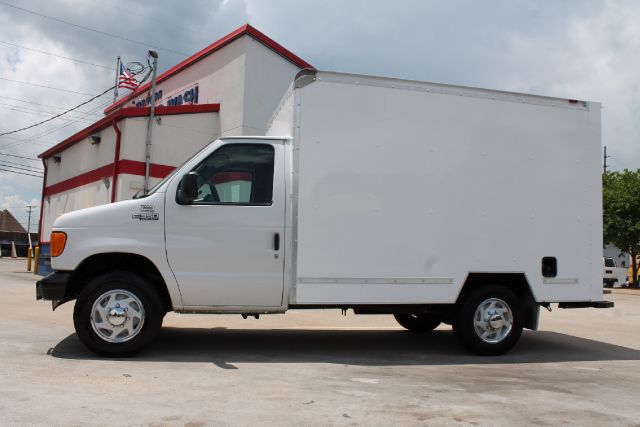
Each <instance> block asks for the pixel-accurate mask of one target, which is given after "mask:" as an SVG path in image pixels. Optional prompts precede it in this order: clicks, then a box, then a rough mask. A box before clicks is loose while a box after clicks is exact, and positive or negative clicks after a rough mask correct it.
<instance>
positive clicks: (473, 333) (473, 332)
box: [453, 285, 523, 356]
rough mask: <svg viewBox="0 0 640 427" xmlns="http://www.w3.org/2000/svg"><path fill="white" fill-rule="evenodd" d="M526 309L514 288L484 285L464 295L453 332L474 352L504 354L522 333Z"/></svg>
mask: <svg viewBox="0 0 640 427" xmlns="http://www.w3.org/2000/svg"><path fill="white" fill-rule="evenodd" d="M522 313H523V310H522V308H521V303H520V301H519V300H518V297H516V295H515V294H514V293H513V292H512V291H511V290H510V289H508V288H505V287H503V286H497V285H490V286H483V287H480V288H478V289H475V290H473V291H472V292H471V293H469V294H468V295H467V296H466V297H464V300H463V301H462V303H461V305H460V308H459V310H458V313H457V315H456V318H455V320H454V323H453V333H454V334H455V336H456V338H457V339H458V341H459V342H460V344H462V346H463V347H464V348H466V349H467V350H468V351H470V352H471V353H475V354H480V355H485V356H497V355H500V354H504V353H506V352H507V351H509V350H511V348H513V346H514V345H515V344H516V343H517V342H518V339H520V336H521V335H522V328H523V314H522Z"/></svg>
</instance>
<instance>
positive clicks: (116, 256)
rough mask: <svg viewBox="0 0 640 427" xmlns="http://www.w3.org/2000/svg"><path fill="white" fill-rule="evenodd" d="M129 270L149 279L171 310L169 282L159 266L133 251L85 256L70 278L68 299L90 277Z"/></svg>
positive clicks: (79, 289)
mask: <svg viewBox="0 0 640 427" xmlns="http://www.w3.org/2000/svg"><path fill="white" fill-rule="evenodd" d="M116 270H117V271H128V272H131V273H134V274H139V275H141V276H143V277H144V278H145V279H147V280H148V281H149V283H150V284H151V285H152V286H153V288H154V289H155V290H156V291H157V292H158V295H159V296H160V298H161V300H162V302H163V305H164V309H165V311H171V310H172V307H173V304H172V302H171V296H170V295H169V289H168V288H167V284H166V282H165V280H164V278H163V277H162V274H160V270H158V267H157V266H156V265H155V264H154V263H153V262H152V261H151V260H149V259H148V258H146V257H144V256H142V255H139V254H133V253H123V252H108V253H101V254H94V255H91V256H89V257H87V258H85V259H84V260H83V261H82V262H81V263H80V264H79V265H78V267H77V268H76V269H75V270H74V271H73V274H72V276H71V278H70V280H69V287H68V289H67V296H66V299H67V300H70V299H75V298H77V296H78V295H79V294H80V292H81V290H82V287H83V285H85V284H86V283H87V282H88V281H89V280H90V279H92V278H94V277H96V276H98V275H100V274H103V273H107V272H110V271H116Z"/></svg>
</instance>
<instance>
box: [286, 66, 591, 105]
mask: <svg viewBox="0 0 640 427" xmlns="http://www.w3.org/2000/svg"><path fill="white" fill-rule="evenodd" d="M314 80H324V81H329V82H333V83H342V84H355V85H366V86H378V87H389V88H397V89H404V90H411V91H425V92H432V93H439V94H446V95H454V96H466V97H471V98H485V99H495V100H498V101H505V102H517V103H524V104H534V105H545V106H551V107H559V108H569V109H589V108H590V107H591V108H593V107H596V106H597V107H600V103H598V102H592V101H583V100H578V99H570V98H557V97H551V96H543V95H533V94H527V93H519V92H510V91H502V90H495V89H484V88H477V87H471V86H460V85H451V84H444V83H433V82H426V81H419V80H405V79H399V78H392V77H379V76H371V75H364V74H349V73H338V72H333V71H318V70H309V69H306V70H302V71H300V72H299V73H298V75H297V76H296V78H295V87H297V88H299V87H303V86H306V85H308V84H311V83H312V82H313V81H314Z"/></svg>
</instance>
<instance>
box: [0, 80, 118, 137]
mask: <svg viewBox="0 0 640 427" xmlns="http://www.w3.org/2000/svg"><path fill="white" fill-rule="evenodd" d="M114 87H115V86H111V87H110V88H109V89H107V90H105V91H104V92H102V93H101V94H100V95H96V96H94V97H93V98H91V99H89V100H87V101H85V102H83V103H81V104H78V105H76V106H75V107H73V108H69V109H68V110H66V111H63V112H62V113H60V114H56V115H55V116H53V117H49V118H48V119H46V120H43V121H41V122H38V123H34V124H32V125H31V126H26V127H23V128H20V129H16V130H12V131H10V132H3V133H0V136H4V135H11V134H12V133H18V132H22V131H23V130H27V129H31V128H34V127H36V126H40V125H42V124H44V123H47V122H50V121H51V120H54V119H57V118H58V117H60V116H62V115H65V114H67V113H69V112H71V111H73V110H77V109H78V108H80V107H82V106H83V105H86V104H88V103H90V102H91V101H93V100H94V99H96V98H99V97H101V96H102V95H104V94H106V93H107V92H110V91H111V90H112V89H113V88H114ZM78 120H79V119H78Z"/></svg>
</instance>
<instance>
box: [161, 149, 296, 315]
mask: <svg viewBox="0 0 640 427" xmlns="http://www.w3.org/2000/svg"><path fill="white" fill-rule="evenodd" d="M247 141H249V142H247ZM192 171H194V172H196V173H198V186H199V188H198V198H197V199H196V200H195V201H193V202H192V203H191V204H188V205H180V204H178V203H177V202H176V197H175V191H173V192H172V193H167V196H166V210H165V212H166V218H165V221H166V222H165V230H166V248H167V258H168V261H169V265H170V266H171V269H172V270H173V273H174V275H175V277H176V279H177V281H178V285H179V287H180V293H181V295H182V300H183V303H184V305H185V307H205V306H206V307H279V306H281V304H282V292H283V283H284V256H282V255H283V251H282V248H281V244H280V242H282V241H284V221H285V178H284V176H285V175H284V147H283V145H282V143H281V142H280V141H272V140H263V141H256V140H244V141H243V140H231V141H226V144H224V145H222V146H220V147H219V148H218V149H217V150H215V151H214V152H212V153H211V154H210V155H209V156H207V157H206V158H205V159H204V160H203V161H201V162H200V163H199V164H198V165H197V166H196V167H195V168H193V169H192Z"/></svg>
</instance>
